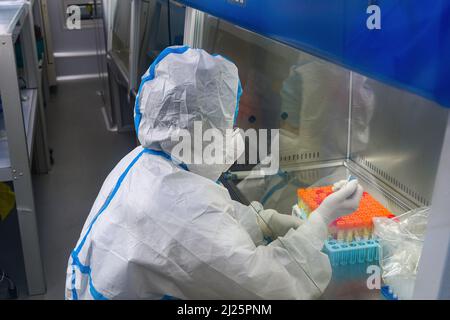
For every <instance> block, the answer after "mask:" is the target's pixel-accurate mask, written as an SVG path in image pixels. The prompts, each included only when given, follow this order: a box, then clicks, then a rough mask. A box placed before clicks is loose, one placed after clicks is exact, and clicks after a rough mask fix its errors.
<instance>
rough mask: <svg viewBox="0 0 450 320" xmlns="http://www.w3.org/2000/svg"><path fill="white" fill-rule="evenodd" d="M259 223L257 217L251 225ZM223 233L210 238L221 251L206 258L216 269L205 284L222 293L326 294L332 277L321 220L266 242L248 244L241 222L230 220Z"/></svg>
mask: <svg viewBox="0 0 450 320" xmlns="http://www.w3.org/2000/svg"><path fill="white" fill-rule="evenodd" d="M240 209H242V208H240ZM244 211H245V210H242V213H243V212H244ZM241 221H244V220H241ZM256 225H257V224H256V222H255V223H254V224H253V227H256ZM221 235H223V236H219V237H217V238H215V239H209V240H210V241H212V242H213V243H214V242H215V243H214V244H213V246H214V247H216V248H217V250H216V251H215V252H216V253H215V255H214V259H212V260H211V261H204V262H206V263H207V264H208V265H209V267H212V268H213V269H215V270H216V271H218V274H216V276H213V277H211V278H209V277H208V278H205V277H204V278H203V279H202V282H203V283H201V284H202V285H205V286H208V287H210V288H214V289H213V290H214V293H215V294H214V295H216V296H218V297H222V298H228V299H314V298H318V297H320V296H321V295H322V293H323V292H324V290H325V289H326V287H327V286H328V284H329V282H330V279H331V266H330V262H329V259H328V257H327V256H326V255H325V254H324V253H322V252H321V250H322V247H323V244H324V242H325V240H326V238H327V228H326V225H325V224H324V223H323V221H321V219H315V220H312V221H311V222H308V223H305V224H304V225H302V226H301V227H300V228H298V229H297V230H291V231H290V232H288V234H287V235H286V236H285V237H282V238H279V239H278V240H276V241H274V242H272V243H271V244H270V245H268V246H258V247H257V246H255V245H254V244H253V243H250V239H249V237H248V236H245V235H244V234H243V231H242V229H241V228H240V227H238V226H237V225H235V226H233V225H231V224H227V225H226V227H224V229H222V233H221ZM246 239H247V240H246ZM219 253H220V257H219V256H218V254H219ZM205 281H206V282H205ZM208 282H211V283H208Z"/></svg>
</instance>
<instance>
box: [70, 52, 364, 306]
mask: <svg viewBox="0 0 450 320" xmlns="http://www.w3.org/2000/svg"><path fill="white" fill-rule="evenodd" d="M240 91H241V90H240V82H239V77H238V70H237V68H236V66H235V65H234V64H233V63H232V62H230V61H228V60H227V59H225V58H223V57H221V56H218V55H210V54H208V53H206V52H205V51H203V50H199V49H191V48H189V47H170V48H167V49H166V50H164V51H163V52H162V53H161V55H160V56H159V57H158V58H157V59H156V61H155V62H154V63H153V65H152V66H151V67H150V68H149V70H148V71H147V73H146V74H145V75H144V76H143V78H142V84H141V87H140V90H139V93H138V97H137V102H136V107H135V125H136V130H137V134H138V137H139V141H140V143H141V146H140V147H138V148H136V149H135V150H134V151H132V152H131V153H130V154H129V155H127V156H126V157H125V158H124V159H123V160H122V161H120V162H119V164H118V165H117V167H116V168H115V169H113V171H112V172H111V174H110V175H109V176H108V177H107V179H106V181H105V182H104V184H103V186H102V188H101V191H100V193H99V195H98V197H97V199H96V201H95V203H94V205H93V207H92V210H91V212H90V214H89V216H88V218H87V220H86V223H85V226H84V227H83V230H82V232H81V236H80V239H79V241H78V243H77V244H76V246H75V248H74V250H73V251H72V253H71V255H70V258H69V262H68V268H67V281H66V298H67V299H99V300H105V299H312V298H317V297H319V296H320V295H321V294H322V293H323V291H324V290H325V288H326V287H327V285H328V283H329V281H330V278H331V267H330V262H329V260H328V257H327V256H326V255H325V254H323V253H322V252H321V249H322V247H323V245H324V242H325V240H326V238H327V224H329V223H331V222H332V221H333V220H334V219H336V218H337V217H339V216H341V215H343V214H347V213H349V212H352V211H353V210H354V209H355V208H356V207H357V206H358V204H359V201H360V198H361V196H362V192H363V191H362V188H361V187H360V186H359V185H358V183H357V182H356V181H352V182H350V183H348V184H345V185H339V187H338V188H337V189H336V192H335V193H333V194H332V195H330V196H329V197H328V198H327V199H326V200H325V201H324V202H323V204H322V205H321V207H320V208H319V209H318V210H317V211H316V212H314V213H313V214H312V217H311V219H310V220H308V221H307V222H304V223H302V222H301V221H300V220H298V219H296V218H294V217H291V216H287V215H283V214H279V213H277V212H275V211H273V210H264V208H263V207H262V205H260V204H259V203H253V204H252V205H251V206H244V205H242V204H240V203H238V202H235V201H233V200H232V199H231V198H230V195H229V193H228V191H227V189H225V188H224V187H223V186H221V185H220V184H218V183H217V180H218V179H219V177H220V176H221V174H222V173H223V172H224V171H226V170H228V169H229V167H230V166H231V164H228V165H225V164H224V165H211V164H201V163H195V164H189V163H183V162H182V161H180V159H178V158H177V157H175V156H174V155H175V152H174V150H175V148H176V147H177V143H178V142H179V141H177V139H176V138H180V137H181V135H183V134H185V133H186V132H191V133H193V130H194V123H195V122H200V123H201V124H202V127H203V129H204V130H206V129H207V128H214V129H216V130H219V131H220V132H223V133H224V135H226V132H229V131H232V129H233V128H234V123H235V119H236V116H237V110H238V104H239V95H240ZM232 132H233V138H234V139H235V140H236V138H237V137H239V135H238V134H236V132H238V131H236V130H235V131H232ZM174 137H175V139H174ZM238 140H239V139H237V140H236V141H238ZM236 145H238V144H233V146H236ZM233 151H236V150H227V148H224V150H223V153H224V154H225V157H226V158H227V159H228V160H230V159H229V157H234V158H237V157H238V156H239V154H238V152H233ZM192 152H193V153H195V152H196V151H195V150H193V151H192ZM216 152H217V151H216ZM229 162H230V161H227V163H229ZM265 238H266V239H267V238H271V239H272V240H273V241H272V242H271V243H270V244H266V243H265V242H264V239H265Z"/></svg>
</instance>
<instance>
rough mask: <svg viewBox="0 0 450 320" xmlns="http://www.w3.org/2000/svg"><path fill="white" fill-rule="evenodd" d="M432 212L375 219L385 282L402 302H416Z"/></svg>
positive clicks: (425, 209) (375, 231) (420, 210)
mask: <svg viewBox="0 0 450 320" xmlns="http://www.w3.org/2000/svg"><path fill="white" fill-rule="evenodd" d="M429 211H430V209H429V208H419V209H416V210H412V211H409V212H407V213H405V214H403V215H401V216H398V217H397V218H395V219H386V218H376V219H374V225H375V229H374V234H375V236H376V237H378V238H379V242H380V266H381V268H382V277H383V281H384V283H385V284H386V285H388V286H389V287H390V289H391V290H392V292H393V293H394V294H395V295H396V296H397V297H398V298H399V299H401V300H408V299H412V296H413V293H414V284H415V280H416V275H417V268H418V265H419V260H420V256H421V253H422V248H423V241H424V237H425V232H426V227H427V222H428V215H429Z"/></svg>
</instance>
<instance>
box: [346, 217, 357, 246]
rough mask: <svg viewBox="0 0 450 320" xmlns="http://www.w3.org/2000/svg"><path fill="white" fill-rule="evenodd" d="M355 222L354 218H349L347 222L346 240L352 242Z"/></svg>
mask: <svg viewBox="0 0 450 320" xmlns="http://www.w3.org/2000/svg"><path fill="white" fill-rule="evenodd" d="M354 226H355V223H354V221H353V220H350V219H349V220H347V221H346V222H345V241H346V242H352V241H353V232H354Z"/></svg>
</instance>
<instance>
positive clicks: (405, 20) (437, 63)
mask: <svg viewBox="0 0 450 320" xmlns="http://www.w3.org/2000/svg"><path fill="white" fill-rule="evenodd" d="M180 2H183V3H184V4H186V5H187V6H190V7H193V8H196V9H199V10H201V11H205V12H207V13H210V14H212V15H214V16H217V17H220V18H222V19H225V20H227V21H229V22H231V23H234V24H236V25H239V26H241V27H243V28H245V29H248V30H251V31H254V32H256V33H258V34H261V35H264V36H267V37H269V38H272V39H275V40H277V41H280V42H283V43H286V44H288V45H290V46H292V47H295V48H298V49H300V50H304V51H306V52H309V53H311V54H314V55H317V56H320V57H322V58H325V59H327V60H331V61H333V62H335V63H337V64H340V65H343V66H345V67H348V68H349V69H352V70H354V71H357V72H359V73H362V74H364V75H367V76H370V77H372V78H374V79H377V80H380V81H382V82H385V83H387V84H390V85H393V86H396V87H400V88H402V89H405V90H408V91H411V92H414V93H416V94H419V95H421V96H423V97H426V98H428V99H430V100H433V101H436V102H437V103H439V104H441V105H442V106H444V107H447V108H450V1H449V0H433V1H423V0H421V1H419V0H180ZM373 5H376V6H377V7H371V8H379V9H380V21H381V29H372V30H371V29H369V28H368V26H367V21H368V20H369V21H370V22H373V21H377V20H376V19H375V20H372V19H371V18H372V17H373V14H374V13H375V11H370V13H368V12H367V11H368V8H369V6H373ZM371 25H372V24H371Z"/></svg>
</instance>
